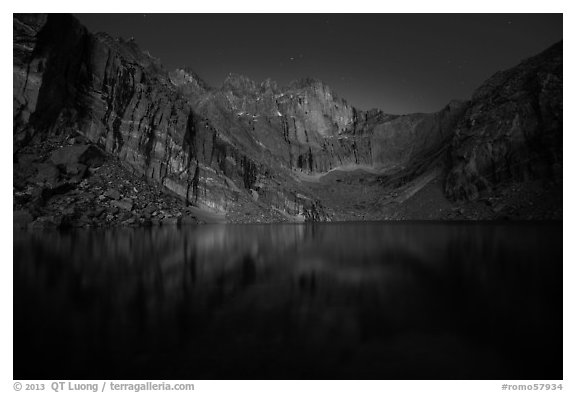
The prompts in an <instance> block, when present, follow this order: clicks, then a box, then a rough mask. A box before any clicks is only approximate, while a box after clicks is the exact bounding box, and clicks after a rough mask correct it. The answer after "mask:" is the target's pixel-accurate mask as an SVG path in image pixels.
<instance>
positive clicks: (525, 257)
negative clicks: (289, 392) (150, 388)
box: [14, 223, 562, 379]
mask: <svg viewBox="0 0 576 393" xmlns="http://www.w3.org/2000/svg"><path fill="white" fill-rule="evenodd" d="M14 351H15V352H14V378H15V379H55V378H56V379H86V378H89V379H138V378H146V379H280V378H281V379H293V378H295V379H358V378H359V379H484V378H488V379H562V226H561V224H560V223H557V224H539V225H534V224H508V225H500V224H455V223H450V224H444V223H394V224H385V223H368V224H366V223H362V224H322V225H228V226H224V225H214V226H210V225H206V226H191V227H186V228H179V229H178V228H167V227H161V228H147V229H121V230H82V231H71V232H60V233H59V232H33V233H26V232H15V233H14Z"/></svg>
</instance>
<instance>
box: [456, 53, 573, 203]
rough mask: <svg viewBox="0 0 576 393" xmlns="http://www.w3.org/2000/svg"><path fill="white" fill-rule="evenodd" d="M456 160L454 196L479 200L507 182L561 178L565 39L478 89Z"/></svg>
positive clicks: (459, 132)
mask: <svg viewBox="0 0 576 393" xmlns="http://www.w3.org/2000/svg"><path fill="white" fill-rule="evenodd" d="M451 159H452V162H451V169H450V172H449V174H448V177H447V180H446V186H445V190H446V194H447V195H448V196H449V197H451V198H453V199H467V200H471V199H476V198H478V196H479V195H480V194H481V193H482V192H483V191H489V190H490V189H491V188H493V187H494V186H495V185H497V184H499V183H501V182H503V181H525V180H530V179H546V180H548V181H561V179H562V43H561V42H560V43H558V44H556V45H554V46H552V47H551V48H549V49H548V50H546V51H544V52H543V53H541V54H539V55H537V56H535V57H532V58H530V59H528V60H526V61H524V62H522V63H521V64H520V65H518V66H516V67H514V68H512V69H510V70H507V71H504V72H498V73H496V74H495V75H494V76H492V77H491V78H490V79H488V81H486V82H485V83H484V84H483V85H482V86H481V87H480V88H479V89H478V90H476V92H475V93H474V95H473V97H472V102H471V104H470V107H469V108H468V110H467V111H466V114H465V116H464V117H463V118H462V119H461V120H460V121H459V123H458V125H457V127H456V130H455V136H454V139H453V140H452V152H451Z"/></svg>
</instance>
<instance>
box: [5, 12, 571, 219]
mask: <svg viewBox="0 0 576 393" xmlns="http://www.w3.org/2000/svg"><path fill="white" fill-rule="evenodd" d="M561 57H562V48H561V44H560V45H559V46H555V47H553V48H551V49H550V50H549V51H547V52H544V53H543V54H541V55H539V56H537V57H535V58H533V59H530V60H528V61H526V62H524V63H522V64H521V65H520V66H518V67H516V68H514V69H512V70H509V71H506V72H503V73H498V74H496V75H495V76H494V77H493V78H491V79H490V80H489V81H487V82H486V83H485V84H484V85H483V86H482V87H481V88H480V89H478V90H477V92H476V93H475V95H474V97H473V100H472V102H471V103H469V102H457V101H453V102H451V103H450V104H448V105H447V106H446V107H445V108H443V109H442V110H440V111H439V112H437V113H429V114H418V113H417V114H409V115H390V114H385V113H383V112H382V111H378V110H370V111H360V110H357V109H356V108H354V107H352V106H351V105H349V104H348V103H347V102H346V101H345V100H343V99H341V98H339V97H338V96H337V94H336V93H335V92H334V91H332V89H330V87H329V86H327V85H326V84H324V83H323V82H321V81H318V80H316V79H311V78H307V79H302V80H298V81H295V82H292V83H290V84H289V85H288V86H283V87H282V86H278V85H277V84H276V83H275V82H273V81H271V80H265V81H263V82H262V83H256V82H254V81H252V80H250V79H249V78H246V77H244V76H241V75H236V74H231V75H229V76H228V77H227V78H226V80H225V81H224V82H223V84H222V85H221V86H220V87H217V88H214V87H211V86H208V85H207V84H206V83H205V82H204V81H202V79H201V78H200V77H198V75H196V74H195V73H194V72H193V71H191V70H190V69H178V70H175V71H173V72H167V71H166V70H165V69H164V68H163V67H162V65H161V64H160V62H159V61H158V59H155V58H154V57H152V56H151V55H150V54H149V53H147V52H143V51H142V50H140V49H139V48H138V46H137V45H136V43H135V42H134V41H133V40H128V41H125V40H122V39H115V38H112V37H110V36H108V35H107V34H103V33H98V34H90V33H89V32H88V31H87V30H86V29H85V28H84V27H82V26H81V25H80V24H79V23H78V22H77V21H76V20H75V19H74V18H73V17H71V16H67V15H49V16H42V15H15V17H14V149H15V151H16V152H18V150H19V149H20V148H21V147H22V146H25V145H26V144H27V143H28V141H30V140H31V139H32V138H45V137H46V136H49V135H52V134H57V133H60V134H67V133H75V132H79V133H80V134H83V135H85V136H86V137H87V138H89V140H90V141H91V142H93V143H94V144H96V145H98V146H100V147H101V148H102V149H103V150H105V151H107V152H108V153H110V154H112V155H114V156H117V157H119V158H120V159H121V160H122V162H123V163H124V164H125V165H126V166H127V167H128V168H129V169H130V170H131V171H132V172H133V174H136V175H139V176H142V177H145V178H147V179H149V180H151V181H153V182H156V183H158V184H161V185H162V186H163V187H165V188H166V189H168V190H170V191H172V192H173V193H175V194H176V195H178V196H180V197H181V198H182V199H183V200H185V201H186V202H187V203H189V204H193V205H197V206H199V207H201V208H204V209H209V210H212V211H215V212H218V213H226V214H229V215H234V214H235V215H240V216H244V215H246V214H253V213H254V216H256V215H259V214H266V215H268V217H272V218H273V220H275V219H300V220H301V219H308V220H315V221H319V220H328V219H330V216H331V209H332V212H333V211H334V210H335V209H337V208H339V206H340V205H334V206H335V207H331V206H324V205H323V202H322V201H319V200H318V199H317V197H316V196H315V195H320V194H315V191H314V190H316V191H317V189H316V188H314V187H312V186H311V185H310V183H309V182H308V183H307V182H306V181H318V179H320V178H321V177H322V176H324V175H326V174H327V173H328V172H330V171H332V170H335V169H340V170H344V171H353V170H355V169H363V170H364V171H368V172H371V176H380V178H379V180H378V182H379V184H380V187H379V188H378V187H375V189H377V191H376V192H375V199H374V200H378V201H379V200H380V194H381V193H382V190H383V189H384V188H386V189H387V190H388V191H390V190H389V188H391V187H392V188H395V187H400V186H403V185H405V184H406V183H407V182H411V181H412V180H414V179H415V178H416V177H418V176H420V175H424V174H425V172H427V171H428V172H430V171H432V170H434V173H440V172H441V171H439V170H436V169H437V168H438V167H447V168H448V172H449V174H448V178H447V180H446V182H445V191H446V194H447V195H448V196H450V197H452V198H453V199H473V198H475V197H476V196H477V195H478V194H479V192H481V191H482V190H483V189H485V188H489V187H490V186H491V185H493V184H497V183H498V182H500V181H502V180H505V179H512V180H522V179H524V178H537V177H547V178H552V179H554V178H556V179H558V178H561V175H562V174H561V162H562V153H561V143H562V134H561V132H562V75H561V72H562V58H561ZM455 130H456V131H455ZM448 146H451V151H450V158H451V159H450V160H449V161H448V160H446V158H447V154H448V151H447V150H448ZM17 154H18V153H17ZM309 175H311V176H309ZM351 176H356V175H354V174H352V175H351ZM423 178H427V177H426V176H424V177H423ZM311 179H312V180H311ZM338 180H340V179H338ZM338 180H335V182H338ZM360 180H363V179H360ZM360 180H359V181H360ZM359 189H360V188H359ZM339 190H340V189H339ZM339 192H340V191H339ZM388 194H390V195H394V192H392V193H388ZM335 196H336V199H338V195H335ZM333 199H334V198H333ZM350 200H354V198H353V197H352V198H350Z"/></svg>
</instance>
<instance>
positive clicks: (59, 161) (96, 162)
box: [50, 145, 104, 167]
mask: <svg viewBox="0 0 576 393" xmlns="http://www.w3.org/2000/svg"><path fill="white" fill-rule="evenodd" d="M50 161H51V162H52V163H53V164H54V165H58V166H62V167H66V166H67V165H70V164H78V163H80V164H85V165H87V166H89V167H98V166H100V165H102V164H103V163H104V154H103V153H102V152H101V151H100V150H99V149H98V148H96V147H94V146H92V145H72V146H64V147H62V148H60V149H58V150H56V151H55V152H53V153H52V155H51V156H50Z"/></svg>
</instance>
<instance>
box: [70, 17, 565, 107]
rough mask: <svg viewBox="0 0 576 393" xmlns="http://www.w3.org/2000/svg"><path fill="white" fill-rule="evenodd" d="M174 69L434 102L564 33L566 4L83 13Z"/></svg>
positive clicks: (393, 102) (371, 103)
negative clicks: (468, 10)
mask: <svg viewBox="0 0 576 393" xmlns="http://www.w3.org/2000/svg"><path fill="white" fill-rule="evenodd" d="M76 17H77V18H78V19H79V20H80V21H81V22H82V23H83V24H84V25H85V26H86V27H88V29H90V30H91V31H93V32H96V31H105V32H107V33H109V34H111V35H112V36H119V37H124V38H125V39H128V38H130V37H134V38H135V39H136V42H137V43H138V45H139V46H140V47H141V48H142V49H145V50H148V51H149V52H150V53H151V54H152V55H153V56H155V57H158V58H160V60H161V61H162V63H163V64H164V66H165V67H166V68H167V69H169V70H172V69H174V68H177V67H184V66H188V67H189V68H191V69H192V70H194V71H195V72H196V73H197V74H198V75H200V77H202V78H203V79H204V80H205V81H206V82H208V84H210V85H212V86H215V87H217V86H219V85H220V84H221V83H222V81H223V80H224V79H225V78H226V76H227V74H228V73H230V72H233V73H238V74H242V75H246V76H248V77H250V78H251V79H253V80H255V81H257V82H260V81H262V80H264V79H266V78H272V79H273V80H275V81H277V82H278V83H279V84H280V85H285V84H287V83H289V82H290V81H292V80H294V79H299V78H303V77H307V76H310V77H315V78H318V79H321V80H323V81H324V82H326V83H327V84H329V85H330V86H331V87H332V88H333V90H334V91H335V92H336V93H337V94H338V95H339V96H341V97H343V98H345V99H346V100H347V101H348V102H349V103H350V104H352V105H354V106H356V107H357V108H360V109H370V108H379V109H382V110H383V111H385V112H387V113H412V112H434V111H437V110H439V109H441V108H442V107H443V106H444V105H446V104H447V103H448V102H449V101H450V100H451V99H454V98H457V99H466V98H469V97H470V96H471V94H472V92H473V91H474V89H476V88H477V87H478V86H479V85H480V84H481V83H482V82H483V81H484V80H486V79H487V78H488V77H489V76H490V75H492V74H493V73H494V72H496V71H499V70H503V69H506V68H509V67H512V66H514V65H516V64H517V63H519V62H520V61H521V60H523V59H525V58H527V57H530V56H532V55H535V54H537V53H539V52H540V51H542V50H544V49H546V48H547V47H548V46H550V45H552V44H553V43H555V42H557V41H559V40H561V39H562V15H561V14H512V15H505V14H464V15H462V14H331V15H322V14H234V15H228V14H137V15H130V14H76Z"/></svg>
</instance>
